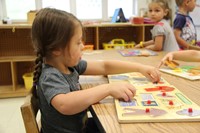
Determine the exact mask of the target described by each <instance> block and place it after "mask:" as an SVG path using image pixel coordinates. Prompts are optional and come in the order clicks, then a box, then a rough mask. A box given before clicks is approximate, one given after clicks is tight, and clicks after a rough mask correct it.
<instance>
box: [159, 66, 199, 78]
mask: <svg viewBox="0 0 200 133" xmlns="http://www.w3.org/2000/svg"><path fill="white" fill-rule="evenodd" d="M199 68H200V67H197V66H179V67H177V68H175V69H171V68H169V67H166V68H161V69H160V71H162V72H165V73H168V74H172V75H175V76H178V77H182V78H185V79H189V80H198V79H200V69H199Z"/></svg>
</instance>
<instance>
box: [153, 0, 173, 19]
mask: <svg viewBox="0 0 200 133" xmlns="http://www.w3.org/2000/svg"><path fill="white" fill-rule="evenodd" d="M153 2H155V3H158V4H159V5H160V6H161V7H162V8H163V9H164V10H165V9H168V13H167V15H166V16H164V19H167V20H168V19H171V16H172V15H171V13H172V11H171V9H170V8H169V5H168V0H152V2H151V3H153Z"/></svg>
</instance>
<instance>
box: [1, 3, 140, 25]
mask: <svg viewBox="0 0 200 133" xmlns="http://www.w3.org/2000/svg"><path fill="white" fill-rule="evenodd" d="M5 1H6V0H0V19H1V20H2V19H3V18H5V17H7V11H6V4H5V3H6V2H5ZM107 1H108V0H102V18H101V19H80V20H84V21H87V20H96V21H98V20H99V21H110V20H111V18H109V16H108V2H107ZM132 1H133V5H132V14H133V15H138V9H137V7H138V0H132ZM69 4H70V13H72V14H74V15H75V16H76V13H77V12H76V0H69ZM41 8H42V0H35V9H36V10H39V9H41ZM12 21H13V22H26V21H27V19H20V20H17V19H13V20H12Z"/></svg>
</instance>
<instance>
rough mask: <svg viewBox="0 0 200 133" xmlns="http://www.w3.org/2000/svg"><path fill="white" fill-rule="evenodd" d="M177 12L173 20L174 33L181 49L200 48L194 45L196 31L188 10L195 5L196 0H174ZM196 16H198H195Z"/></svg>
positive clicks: (192, 8)
mask: <svg viewBox="0 0 200 133" xmlns="http://www.w3.org/2000/svg"><path fill="white" fill-rule="evenodd" d="M176 5H177V6H178V12H177V14H176V18H175V20H174V35H175V37H176V40H177V43H178V44H179V47H180V48H181V49H183V50H184V49H195V50H200V47H199V46H198V45H196V41H197V33H196V30H195V26H194V23H193V20H192V18H191V17H190V16H189V12H192V11H193V10H194V8H195V6H196V0H176ZM197 17H198V16H197Z"/></svg>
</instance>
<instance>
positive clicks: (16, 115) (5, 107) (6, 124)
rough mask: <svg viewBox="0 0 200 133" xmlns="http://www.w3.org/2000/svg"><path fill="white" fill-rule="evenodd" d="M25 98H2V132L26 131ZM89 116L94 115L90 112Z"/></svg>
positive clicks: (21, 132)
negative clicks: (23, 117) (21, 108)
mask: <svg viewBox="0 0 200 133" xmlns="http://www.w3.org/2000/svg"><path fill="white" fill-rule="evenodd" d="M24 100H25V97H20V98H8V99H0V133H26V132H25V128H24V123H23V119H22V116H21V111H20V106H21V105H22V104H23V103H24ZM39 116H40V115H39ZM88 116H89V117H92V115H91V114H90V113H89V112H88Z"/></svg>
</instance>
